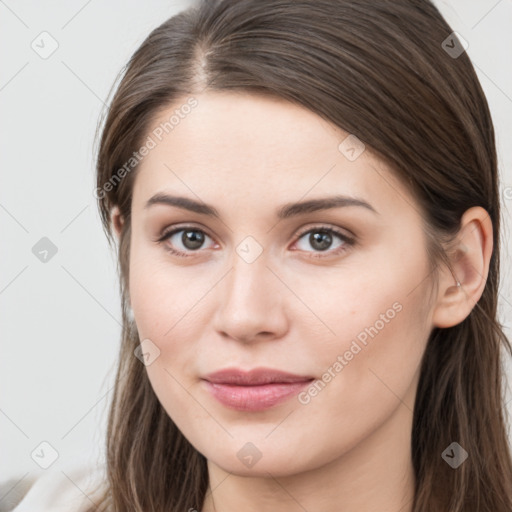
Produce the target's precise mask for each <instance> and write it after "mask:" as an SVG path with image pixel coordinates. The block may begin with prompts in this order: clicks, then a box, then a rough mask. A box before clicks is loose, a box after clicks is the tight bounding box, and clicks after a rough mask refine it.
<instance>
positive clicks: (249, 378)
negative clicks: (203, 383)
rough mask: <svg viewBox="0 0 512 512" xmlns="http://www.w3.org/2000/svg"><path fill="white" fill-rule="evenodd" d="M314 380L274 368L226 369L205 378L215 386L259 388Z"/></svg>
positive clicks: (307, 376)
mask: <svg viewBox="0 0 512 512" xmlns="http://www.w3.org/2000/svg"><path fill="white" fill-rule="evenodd" d="M313 378H314V377H311V376H309V375H295V374H293V373H288V372H283V371H281V370H274V369H272V368H253V369H252V370H249V371H244V370H241V369H238V368H225V369H223V370H219V371H217V372H213V373H210V374H208V375H206V376H205V377H204V379H205V380H207V381H209V382H212V383H215V384H235V385H239V386H257V385H261V384H269V383H278V382H284V383H286V382H306V381H309V380H312V379H313Z"/></svg>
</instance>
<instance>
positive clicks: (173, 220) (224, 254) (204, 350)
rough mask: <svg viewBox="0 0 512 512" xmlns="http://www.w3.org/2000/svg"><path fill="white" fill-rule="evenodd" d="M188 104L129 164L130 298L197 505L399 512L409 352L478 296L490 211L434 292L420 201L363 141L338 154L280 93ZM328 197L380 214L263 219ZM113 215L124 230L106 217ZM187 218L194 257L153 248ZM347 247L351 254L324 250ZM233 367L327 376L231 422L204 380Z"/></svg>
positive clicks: (409, 404) (355, 210)
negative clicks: (327, 231)
mask: <svg viewBox="0 0 512 512" xmlns="http://www.w3.org/2000/svg"><path fill="white" fill-rule="evenodd" d="M195 97H196V99H197V100H198V106H197V107H195V108H194V109H193V110H192V112H191V113H190V114H189V115H188V116H186V117H185V118H184V119H183V120H181V121H180V123H179V124H178V125H177V126H176V127H175V128H174V129H173V131H172V132H170V133H169V134H168V135H167V136H165V137H164V138H163V140H162V141H161V142H160V143H159V144H158V145H157V146H156V147H155V148H154V149H152V150H151V151H150V152H149V154H148V155H147V156H146V157H145V158H144V159H143V161H142V162H141V165H140V168H139V169H138V171H137V172H138V174H137V176H136V180H135V185H134V190H133V201H132V214H131V216H132V238H131V248H130V251H131V262H130V276H129V278H130V287H129V293H130V300H131V305H132V308H133V313H134V317H135V321H136V324H137V328H138V331H139V335H140V339H141V340H145V339H149V340H151V343H153V344H154V345H155V346H157V347H158V349H159V350H160V355H159V356H158V357H157V358H156V359H155V360H154V361H153V362H152V363H151V364H149V365H148V366H147V367H146V368H147V372H148V376H149V379H150V381H151V384H152V386H153V389H154V391H155V393H156V395H157V396H158V399H159V400H160V402H161V403H162V405H163V407H164V408H165V410H166V411H167V413H168V414H169V416H170V417H171V418H172V419H173V421H174V422H175V423H176V424H177V426H178V427H179V428H180V430H181V431H182V432H183V434H184V435H185V436H186V437H187V439H188V440H189V441H190V442H191V443H192V445H193V446H194V447H195V448H196V449H197V450H198V451H199V452H201V453H202V454H203V455H204V456H205V457H206V458H207V461H208V472H209V479H210V487H211V489H213V492H208V493H207V497H206V500H205V503H204V504H203V507H202V509H201V510H202V512H213V511H214V510H216V511H218V512H231V511H240V510H244V511H259V512H262V511H275V510H280V511H282V512H288V511H290V512H291V511H294V512H295V511H303V510H304V509H306V510H310V511H313V510H322V511H326V512H328V511H333V512H334V511H336V512H340V511H354V510H358V511H373V510H379V511H381V512H398V511H401V512H404V511H410V510H411V502H412V498H413V488H414V477H413V468H412V464H411V452H410V439H411V427H412V411H413V407H414V400H415V394H416V388H417V383H418V378H419V365H420V361H421V357H422V355H423V352H424V350H425V346H426V342H427V339H428V336H429V333H430V332H431V330H432V329H433V327H434V326H438V327H449V326H453V325H456V324H458V323H460V322H461V321H462V320H464V318H465V317H466V316H467V315H468V314H469V313H470V311H471V309H472V308H473V307H474V306H475V303H476V302H477V301H478V299H479V298H480V296H481V294H482V292H483V289H484V286H485V281H486V278H487V273H488V267H489V260H490V256H491V252H492V225H491V221H490V219H489V217H488V215H487V212H486V211H485V210H484V209H482V208H480V207H474V208H471V209H469V210H468V211H466V213H465V214H464V216H463V220H462V227H461V231H460V233H459V239H458V240H459V242H460V247H461V252H459V253H458V254H457V257H454V260H453V264H454V267H453V269H454V274H455V276H456V277H457V278H458V279H459V281H460V282H461V285H462V286H461V287H457V286H455V284H456V279H455V278H454V275H453V274H452V272H451V271H449V270H448V269H444V268H443V269H442V271H441V274H440V278H439V282H438V288H437V289H436V290H435V293H434V294H433V295H429V292H430V286H431V285H432V283H431V280H430V279H429V275H430V273H429V267H428V260H427V254H426V252H425V235H424V232H423V229H422V222H421V215H420V211H419V207H418V206H417V205H416V203H415V201H414V199H413V197H412V196H411V195H410V194H409V192H408V191H407V189H406V188H405V187H404V186H403V185H402V184H401V182H399V181H398V179H397V178H396V177H395V176H394V175H393V173H392V172H391V170H390V169H388V168H387V167H386V166H385V165H384V164H383V163H382V162H381V161H380V160H379V159H377V158H376V157H374V156H373V155H372V154H371V153H370V150H369V149H368V148H366V150H365V151H364V152H363V153H362V154H361V155H360V156H359V157H358V158H357V159H356V160H354V161H350V160H349V159H347V158H346V157H345V155H344V154H342V153H341V152H340V151H339V150H338V145H339V144H340V142H342V141H343V140H344V139H345V137H347V135H349V134H348V133H346V132H344V131H343V130H341V129H339V128H338V127H336V126H334V125H332V124H331V123H328V122H327V121H325V120H323V119H322V118H320V117H318V116H317V115H316V114H314V113H312V112H311V111H309V110H306V109H304V108H302V107H300V106H296V105H293V104H291V103H288V102H286V101H283V100H280V99H271V98H268V97H267V98H266V97H262V96H256V95H250V94H245V93H244V94H239V93H236V94H235V93H233V92H229V93H228V92H208V93H205V94H200V95H197V96H195ZM186 99H187V98H180V99H179V101H177V102H176V103H175V104H173V105H172V106H169V109H168V111H165V112H163V113H162V114H161V115H159V116H158V117H157V118H155V119H154V123H153V126H155V127H156V126H158V125H159V124H160V123H161V122H163V121H165V120H167V119H168V118H169V116H170V115H171V114H172V113H173V111H174V110H175V109H176V108H177V107H179V105H181V104H183V103H185V101H186ZM157 192H166V193H171V194H173V195H181V196H186V197H189V198H192V199H196V200H198V199H199V200H200V201H203V202H205V203H208V204H211V205H213V206H214V207H215V208H216V209H217V210H218V211H219V213H220V215H221V220H219V219H215V218H210V217H208V216H205V215H202V214H198V213H193V212H189V211H186V210H182V209H179V208H177V207H173V206H168V205H154V206H152V207H150V208H147V209H145V208H144V204H145V203H146V201H147V200H148V199H149V198H150V197H151V196H153V194H155V193H157ZM334 193H339V194H345V195H351V196H357V197H360V198H362V199H364V200H365V201H367V202H368V203H370V204H371V205H372V206H373V208H374V209H375V210H376V211H377V212H378V214H376V213H373V212H372V211H370V210H368V209H365V208H362V207H356V206H350V207H343V208H333V209H329V210H324V211H318V212H311V213H306V214H302V215H301V216H299V217H292V218H289V219H285V220H278V219H277V218H276V216H275V211H276V210H277V208H278V207H280V206H281V205H283V204H284V203H288V202H296V201H299V200H307V199H313V198H321V197H324V196H331V195H333V194H334ZM112 221H113V226H114V228H115V230H116V233H117V234H118V236H119V233H120V229H121V226H122V223H123V219H122V217H121V215H120V214H119V210H118V209H117V208H114V210H113V212H112ZM184 224H192V225H193V227H194V228H195V229H202V230H203V232H204V233H206V235H207V236H205V239H204V243H203V245H202V246H200V248H199V249H195V252H194V249H190V248H189V247H192V246H191V245H190V244H189V245H188V246H185V245H183V241H182V235H183V232H179V233H178V234H176V235H173V237H172V238H171V239H168V240H166V241H165V242H162V243H160V244H158V243H156V242H155V241H154V240H155V239H156V238H157V237H158V236H159V235H160V234H161V233H162V232H163V231H164V230H165V229H166V228H168V227H169V226H173V225H179V226H181V225H184ZM319 226H320V227H322V226H326V227H334V228H338V229H339V230H340V231H341V232H343V233H345V234H347V235H351V234H353V235H355V240H356V243H355V245H353V246H350V247H349V246H347V245H346V244H345V242H344V241H342V240H341V239H339V238H337V235H335V234H333V235H332V236H333V238H332V242H331V245H330V246H328V248H327V251H321V250H319V249H318V246H317V245H314V242H313V243H312V242H311V239H310V238H309V235H310V234H311V232H309V231H307V228H311V229H314V228H318V227H319ZM304 232H306V233H307V234H306V235H302V234H301V233H304ZM247 236H252V237H253V238H254V239H255V240H256V241H257V243H258V244H259V245H260V246H261V248H262V249H263V252H262V253H261V255H260V256H259V257H258V258H257V259H255V261H253V262H252V263H248V262H247V261H245V260H244V259H243V258H241V257H240V256H239V255H238V253H237V251H236V248H237V246H238V245H239V244H240V243H241V242H242V241H243V240H244V239H245V238H246V237H247ZM343 244H345V247H346V249H347V250H346V251H344V252H342V253H341V254H338V255H332V254H333V253H334V251H335V250H336V249H337V248H338V247H340V246H343ZM166 246H167V247H168V246H173V247H174V248H176V249H178V250H181V251H185V252H187V253H188V254H189V255H190V256H189V257H179V256H175V255H172V254H170V253H169V252H167V251H166ZM251 250H253V249H251ZM329 253H330V254H331V255H329ZM318 254H320V255H321V256H322V255H323V256H324V257H323V258H315V257H314V255H318ZM397 303H398V304H399V305H400V306H401V310H400V311H399V312H396V314H395V315H394V318H392V319H389V318H388V322H384V327H383V328H381V329H380V330H379V331H378V334H377V335H375V336H374V337H373V338H370V337H369V338H368V340H367V345H366V346H364V345H363V344H362V343H359V345H361V347H364V348H362V349H361V350H360V351H359V352H358V353H357V354H356V355H354V356H353V358H352V359H351V360H350V361H346V362H347V364H346V365H344V367H343V369H342V370H341V371H339V372H338V373H336V372H335V371H333V370H332V366H333V364H334V363H335V362H336V360H337V357H338V356H339V355H343V354H345V353H346V351H347V350H349V349H350V346H351V343H352V342H353V341H354V339H356V337H357V335H358V334H360V333H361V332H363V331H364V330H365V328H369V327H371V326H374V325H376V321H377V320H379V319H380V318H382V317H381V316H380V315H381V314H386V311H388V310H389V309H390V308H391V309H392V305H393V304H395V305H396V304H397ZM232 366H236V367H239V368H243V369H250V368H254V367H258V366H267V367H271V368H275V369H281V370H285V371H288V372H292V373H296V374H300V375H311V376H314V377H315V378H316V379H319V380H321V379H322V376H323V375H324V374H325V372H327V371H328V369H329V368H331V373H334V374H335V377H333V378H332V379H331V380H330V382H328V383H327V384H326V385H325V387H324V388H323V389H322V390H321V392H319V393H317V395H316V396H314V397H310V401H309V402H308V403H306V404H304V403H300V402H299V400H298V399H297V397H292V398H291V399H290V400H287V401H286V402H284V403H282V404H280V405H277V406H275V407H272V408H270V409H267V410H265V411H263V412H240V411H235V410H232V409H228V408H227V407H225V406H223V405H222V404H220V403H219V402H217V401H216V399H215V398H213V397H212V396H211V395H210V394H209V393H208V392H207V391H206V389H205V387H204V386H203V383H202V382H201V380H200V379H201V377H203V376H204V375H205V374H207V373H210V372H213V371H215V370H219V369H221V368H225V367H232ZM248 442H251V443H252V444H253V445H255V446H256V447H257V449H258V450H259V452H260V453H261V458H260V459H259V460H258V461H257V462H256V463H255V464H254V465H253V466H252V467H247V466H246V465H244V464H243V463H242V462H241V460H240V459H239V458H238V457H237V452H239V450H240V449H241V448H242V447H243V446H244V445H245V444H246V443H248ZM439 463H440V464H444V461H442V459H441V458H440V462H439ZM196 506H199V505H198V504H194V503H191V504H190V507H191V508H193V507H196Z"/></svg>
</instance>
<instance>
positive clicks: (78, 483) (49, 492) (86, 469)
mask: <svg viewBox="0 0 512 512" xmlns="http://www.w3.org/2000/svg"><path fill="white" fill-rule="evenodd" d="M105 480H106V475H105V467H104V465H101V464H100V465H99V466H92V465H84V464H81V465H80V466H74V467H71V468H65V469H63V470H60V469H51V468H48V469H47V470H45V471H44V472H43V473H42V474H41V475H40V476H39V477H38V478H37V480H36V481H35V482H34V484H33V485H32V487H30V489H29V491H28V492H27V493H26V494H25V496H24V497H23V499H22V500H21V501H20V502H19V503H18V505H16V506H15V507H14V508H13V509H12V512H84V511H85V510H87V508H88V507H90V506H91V505H93V504H94V505H97V504H98V502H99V500H98V497H99V495H100V494H101V492H99V491H97V490H96V486H97V485H98V484H100V483H102V482H105ZM95 493H96V494H95Z"/></svg>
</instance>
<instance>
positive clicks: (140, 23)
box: [0, 0, 512, 497]
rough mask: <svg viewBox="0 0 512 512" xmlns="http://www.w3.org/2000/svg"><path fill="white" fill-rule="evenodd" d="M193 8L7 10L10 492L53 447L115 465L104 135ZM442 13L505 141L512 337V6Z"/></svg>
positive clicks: (504, 304)
mask: <svg viewBox="0 0 512 512" xmlns="http://www.w3.org/2000/svg"><path fill="white" fill-rule="evenodd" d="M187 5H189V3H188V2H185V1H183V2H169V1H157V0H152V1H145V2H135V1H133V0H130V1H121V0H115V1H109V2H107V1H103V2H100V1H99V0H89V1H88V2H87V1H73V2H70V1H68V2H64V1H60V2H58V1H52V2H40V3H39V2H35V1H30V2H29V1H18V2H15V1H14V0H5V1H1V0H0V52H1V56H2V60H1V62H2V65H1V68H0V69H1V74H0V108H1V112H2V115H1V117H0V123H1V126H2V130H3V131H2V137H1V139H0V144H1V146H0V162H1V165H0V168H1V173H2V187H1V188H0V223H1V228H2V248H3V249H2V251H1V257H2V261H1V269H2V271H1V274H0V308H1V316H0V319H1V326H0V328H1V336H2V357H1V360H0V365H1V366H0V385H1V389H2V394H1V397H0V433H1V434H0V436H1V437H0V442H1V459H0V460H1V466H0V481H3V480H6V479H10V478H16V479H18V480H19V479H20V478H22V477H24V476H26V475H29V478H31V477H32V476H34V475H38V474H40V473H43V472H44V471H45V470H43V469H41V468H40V467H39V466H38V465H37V464H36V463H35V462H34V460H33V459H32V458H31V453H32V452H33V451H34V450H35V449H36V448H37V447H38V446H39V445H40V443H41V442H43V441H46V442H48V443H50V445H52V446H53V447H54V449H55V450H56V451H57V452H58V453H59V458H58V459H57V460H56V461H55V462H54V464H53V465H52V466H50V468H51V469H52V470H55V469H57V470H58V469H59V468H65V467H67V466H68V465H70V464H72V465H74V464H77V463H79V462H80V461H91V460H94V459H95V458H97V457H101V451H102V449H103V436H104V432H105V425H106V418H107V415H106V412H107V406H108V403H109V401H110V399H111V390H112V386H113V371H114V367H115V362H116V356H117V351H118V347H119V337H120V318H121V316H120V301H119V297H118V283H117V275H116V270H115V260H114V255H113V253H111V252H110V251H109V248H108V245H107V242H106V238H105V236H104V234H103V231H102V228H101V224H100V220H99V215H98V212H97V207H96V200H95V198H94V196H93V190H94V188H95V182H94V159H93V156H94V155H93V146H92V144H93V137H94V133H95V129H96V124H97V120H98V117H99V114H100V110H101V108H102V107H103V102H104V101H106V99H107V95H108V93H109V90H110V87H111V85H112V83H113V82H114V80H115V78H116V76H117V73H118V72H119V70H120V69H121V68H122V66H124V64H125V63H126V62H127V60H128V59H129V57H130V56H131V54H132V53H133V52H134V51H135V49H136V48H137V47H138V46H139V44H140V43H141V42H142V41H143V39H144V38H145V37H146V36H147V35H148V34H149V32H150V31H151V30H152V29H153V28H155V27H156V26H158V25H159V24H160V23H162V22H163V21H164V20H166V19H167V18H168V17H170V16H172V15H173V14H175V13H176V12H178V11H180V10H182V9H183V8H184V7H186V6H187ZM436 5H438V6H439V8H440V10H441V12H442V13H443V14H444V15H445V17H446V19H447V20H448V22H449V23H450V24H451V26H452V28H453V29H454V30H455V31H457V32H458V33H459V34H461V35H462V36H463V38H464V39H465V40H466V41H468V43H469V48H468V50H467V51H468V53H469V56H470V57H471V59H472V61H473V63H474V64H475V66H476V70H477V73H478V76H479V78H480V80H481V83H482V86H483V88H484V90H485V93H486V95H487V98H488V101H489V103H490V108H491V111H492V115H493V120H494V124H495V128H496V132H497V138H498V151H499V162H500V174H501V178H502V197H503V198H504V201H503V221H504V222H505V225H504V226H503V230H502V233H503V247H502V262H503V263H502V285H501V295H500V319H501V321H502V322H503V323H505V324H506V325H507V334H508V335H509V336H510V335H511V331H512V330H511V329H510V327H511V326H512V322H511V319H512V297H511V294H510V293H509V290H510V283H511V276H510V266H511V265H510V261H511V259H510V254H511V252H512V251H511V236H510V209H511V203H512V174H511V167H512V145H511V141H512V65H511V64H512V62H511V57H510V55H511V49H512V31H511V30H510V27H512V0H501V1H496V0H472V1H468V0H453V1H438V2H436ZM43 31H47V32H48V33H49V34H51V36H52V37H53V38H54V39H55V40H56V41H57V42H58V45H59V46H58V49H57V50H56V51H55V52H54V53H53V54H52V55H51V56H50V57H48V58H47V59H42V58H41V57H40V56H39V55H38V54H37V53H36V52H35V51H34V50H33V49H32V48H31V43H32V41H33V40H34V39H36V41H37V40H38V39H37V38H38V36H39V34H40V33H41V32H43ZM447 36H448V34H447ZM440 44H441V41H440ZM46 48H48V47H46ZM507 187H508V189H507ZM506 198H507V199H506ZM42 237H48V238H49V239H50V240H51V241H52V242H53V243H54V244H55V245H56V247H57V249H58V252H57V253H56V254H55V256H54V257H53V258H51V259H50V260H49V261H48V262H46V263H42V262H41V261H40V260H39V259H37V258H36V257H35V255H34V254H33V252H32V248H33V246H34V245H35V244H36V243H37V242H38V241H39V240H40V239H41V238H42ZM509 399H510V396H509V397H508V398H507V400H509ZM508 406H509V408H510V407H511V406H512V401H509V402H508ZM510 410H511V412H512V409H510ZM39 450H40V449H39ZM45 451H46V455H48V453H49V452H48V450H45ZM0 497H1V496H0Z"/></svg>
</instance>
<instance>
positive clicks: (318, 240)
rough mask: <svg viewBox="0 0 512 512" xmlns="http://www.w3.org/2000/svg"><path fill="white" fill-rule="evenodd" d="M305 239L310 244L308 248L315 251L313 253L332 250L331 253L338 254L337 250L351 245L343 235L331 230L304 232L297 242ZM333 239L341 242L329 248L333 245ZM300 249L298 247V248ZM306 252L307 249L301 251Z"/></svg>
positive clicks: (318, 229)
mask: <svg viewBox="0 0 512 512" xmlns="http://www.w3.org/2000/svg"><path fill="white" fill-rule="evenodd" d="M306 235H309V236H308V237H307V238H305V236H306ZM303 238H305V240H307V243H309V244H310V247H313V249H315V252H318V251H320V252H325V251H327V250H328V249H332V251H333V252H335V253H337V252H339V251H338V249H340V248H341V249H342V250H343V249H345V247H344V246H347V245H348V246H350V245H352V243H353V242H352V240H351V239H350V238H349V237H347V236H345V235H344V234H342V233H340V232H338V231H336V230H335V229H332V228H314V229H310V230H309V231H306V232H305V233H303V234H302V235H301V236H300V238H299V240H298V241H299V242H300V241H301V240H302V239H303ZM333 238H338V239H339V240H341V242H340V243H339V244H338V245H337V246H336V247H334V248H333V247H331V246H332V243H333ZM299 248H300V247H299ZM301 250H306V251H307V249H301Z"/></svg>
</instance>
